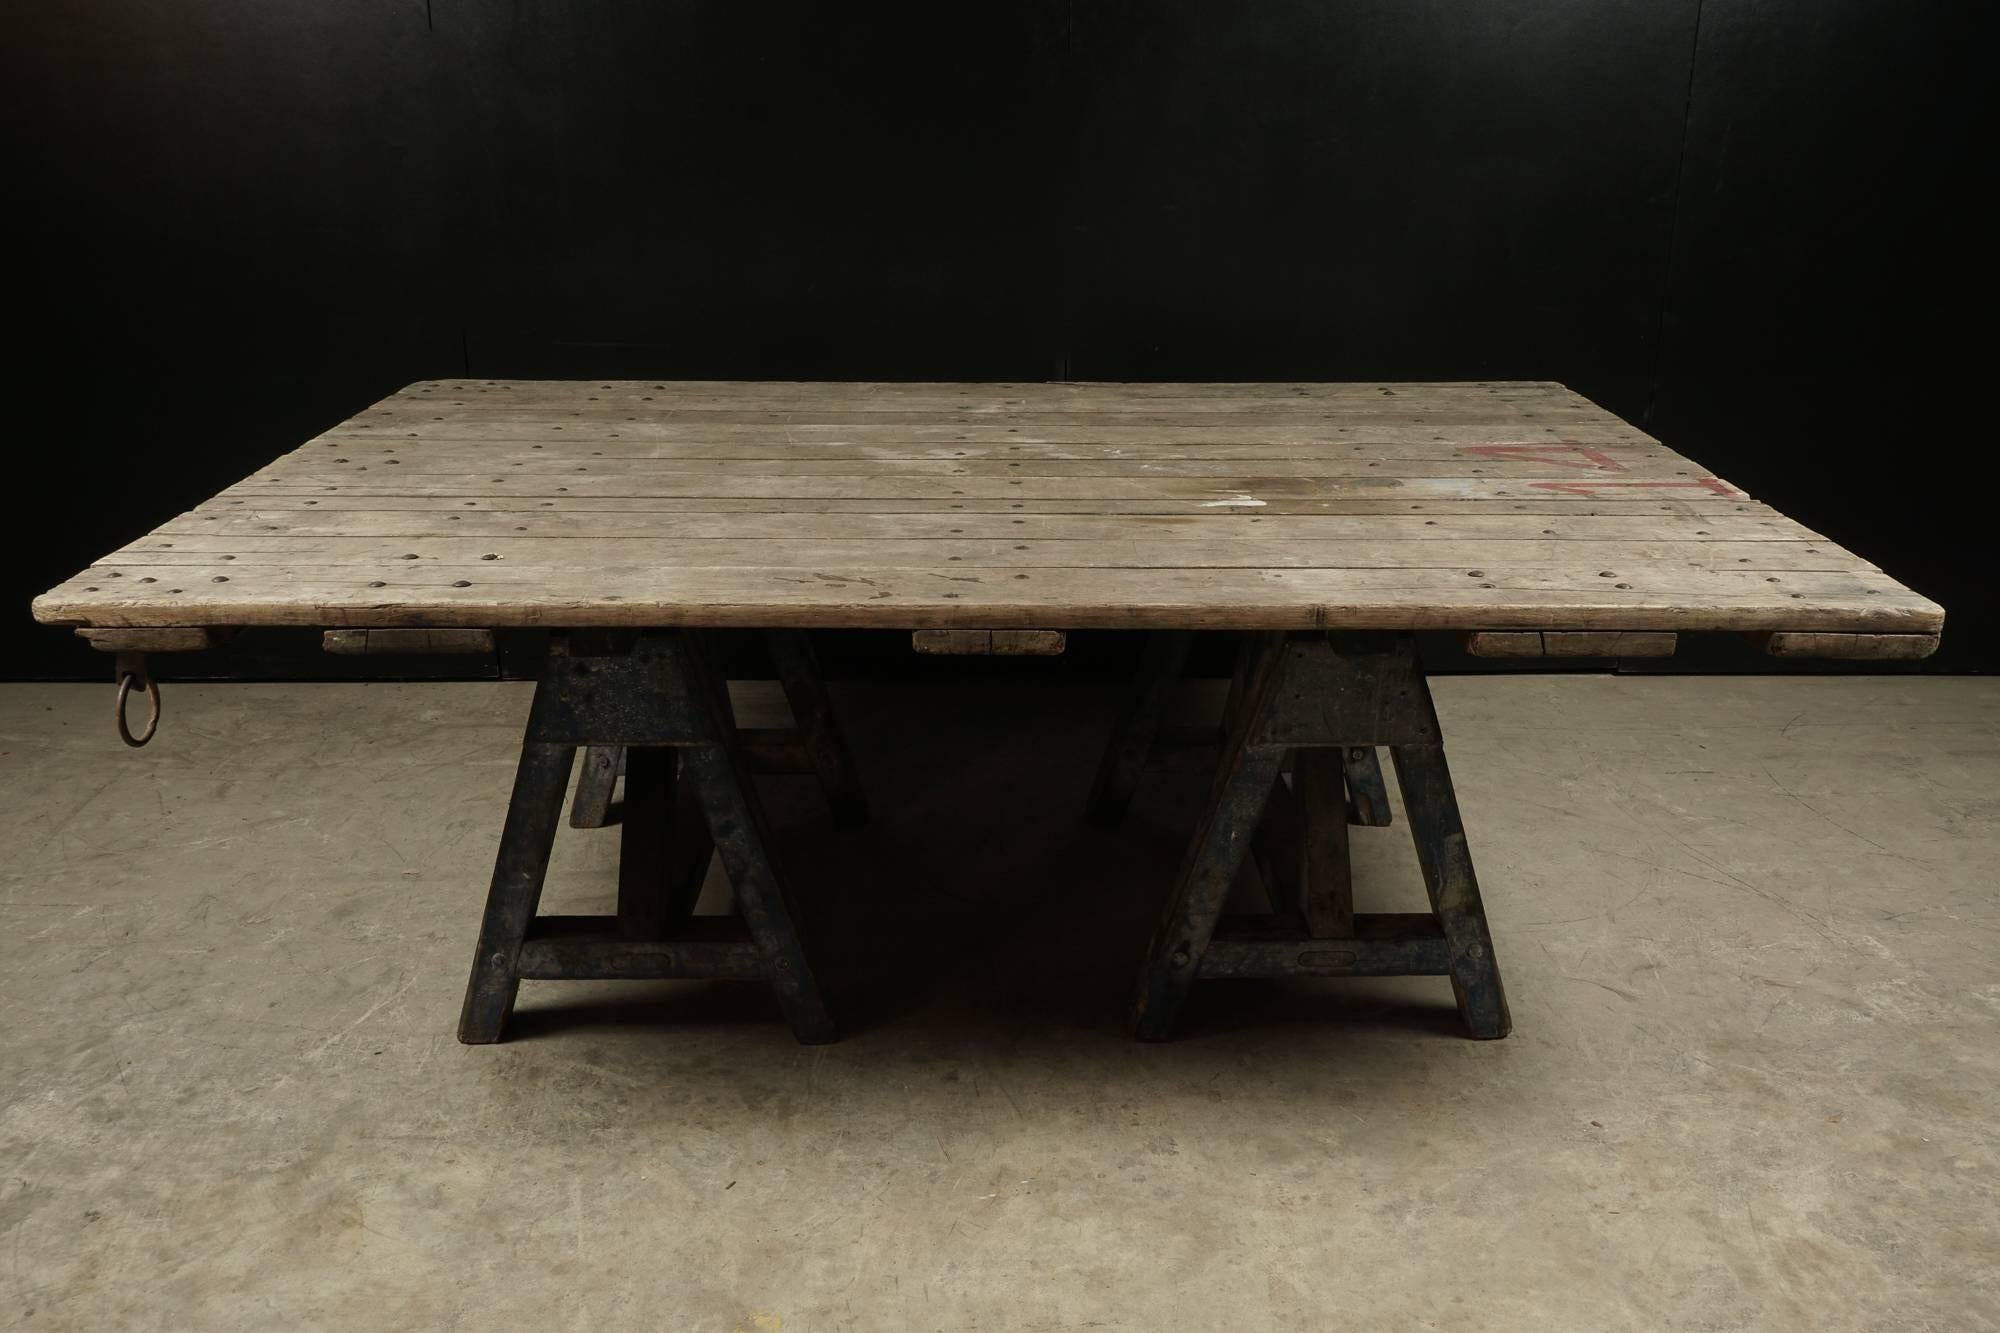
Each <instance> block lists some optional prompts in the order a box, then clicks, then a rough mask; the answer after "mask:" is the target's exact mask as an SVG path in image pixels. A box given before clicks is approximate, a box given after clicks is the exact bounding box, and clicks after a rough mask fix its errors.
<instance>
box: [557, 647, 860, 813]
mask: <svg viewBox="0 0 2000 1333" xmlns="http://www.w3.org/2000/svg"><path fill="white" fill-rule="evenodd" d="M764 639H765V642H766V644H767V645H769V648H770V652H771V660H772V662H773V664H774V665H775V666H776V667H777V670H778V680H779V682H780V683H781V684H782V685H783V686H784V689H785V702H786V703H787V704H788V705H790V707H791V710H792V721H793V724H794V725H792V726H790V727H770V728H755V729H752V730H739V731H738V732H737V733H736V736H737V741H738V743H739V744H740V745H741V747H742V750H743V755H744V758H745V759H746V760H747V761H748V762H749V764H750V768H751V771H752V772H756V773H800V774H810V775H812V776H813V777H816V778H818V779H819V785H820V790H821V791H823V792H824V793H825V794H826V802H827V805H828V806H830V807H831V808H832V810H833V822H834V823H836V824H838V825H840V826H841V827H843V828H853V827H856V826H857V825H860V824H865V823H867V822H868V797H867V796H866V794H865V793H863V791H862V789H861V781H860V779H859V778H858V777H856V776H855V772H854V760H853V758H852V757H851V756H850V755H849V753H848V749H847V741H846V738H845V737H843V736H842V735H841V732H840V724H839V723H838V722H837V721H836V720H835V718H834V714H833V702H832V700H831V699H829V698H828V697H827V692H826V680H825V679H824V678H823V677H822V676H821V675H820V671H819V659H818V658H817V657H815V656H814V654H813V649H812V640H811V638H810V637H808V635H807V634H806V632H805V631H804V630H776V629H774V630H768V631H766V633H765V636H764ZM725 701H726V699H725ZM626 765H627V759H626V754H625V749H624V747H623V746H619V745H594V746H591V747H589V748H588V749H586V750H585V751H584V752H583V771H582V773H580V774H579V775H578V776H577V782H576V800H575V802H574V803H573V804H572V805H571V806H570V812H569V823H570V827H571V828H603V827H605V826H606V825H608V824H616V823H618V822H619V820H620V818H621V817H622V808H621V807H620V806H619V804H618V803H617V802H616V801H614V800H613V799H612V793H613V792H614V790H615V789H616V787H617V784H618V779H619V778H621V777H624V778H625V779H626V787H627V791H628V793H629V791H630V788H631V785H632V784H631V777H630V775H629V774H627V772H626ZM628 799H629V796H628ZM682 817H683V818H685V815H683V816H682Z"/></svg>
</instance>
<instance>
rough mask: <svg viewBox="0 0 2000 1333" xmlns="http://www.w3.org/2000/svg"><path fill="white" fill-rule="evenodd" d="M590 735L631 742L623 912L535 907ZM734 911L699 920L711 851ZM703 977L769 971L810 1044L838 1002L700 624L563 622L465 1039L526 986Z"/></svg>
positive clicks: (594, 739)
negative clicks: (802, 933) (812, 956)
mask: <svg viewBox="0 0 2000 1333" xmlns="http://www.w3.org/2000/svg"><path fill="white" fill-rule="evenodd" d="M579 746H593V747H611V746H617V747H621V748H623V749H624V750H625V751H626V753H627V755H628V758H627V761H626V810H625V817H624V820H623V824H622V828H621V834H620V836H621V843H620V849H619V851H620V862H619V868H618V914H617V915H616V916H603V917H577V916H538V915H537V914H536V909H537V907H538V906H539V904H540V902H541V896H542V881H543V879H544V878H545V877H546V875H547V873H548V866H549V853H550V850H551V848H552V847H553V846H554V844H555V836H556V828H557V825H558V824H559V823H560V822H561V819H562V805H563V796H564V794H565V792H566V791H567V789H568V786H569V776H570V768H571V766H572V764H573V763H574V762H575V759H576V751H577V748H578V747H579ZM711 845H712V846H713V848H714V850H715V851H716V852H717V853H718V854H719V855H720V856H721V858H722V867H723V870H724V871H725V872H726V873H727V874H728V876H729V880H730V884H731V885H732V887H733V888H734V889H735V893H736V915H735V916H734V917H696V916H694V915H692V913H693V911H694V905H695V898H696V896H697V895H698V893H699V891H700V887H701V875H702V872H703V871H705V870H706V868H707V865H708V856H709V848H710V846H711ZM666 977H690V978H693V977H700V978H717V979H732V980H763V981H766V982H768V983H770V985H771V987H772V989H773V990H775V991H776V992H777V995H778V999H779V1002H780V1003H781V1004H782V1005H783V1006H784V1010H785V1015H786V1017H787V1018H789V1019H790V1020H791V1024H792V1030H793V1032H795V1033H796V1034H797V1036H798V1039H799V1040H800V1041H802V1042H822V1041H830V1040H832V1038H833V1033H834V1030H833V1021H832V1019H831V1017H830V1016H829V1015H828V1013H827V1008H826V1002H825V1000H824V998H823V997H822V995H821V993H820V989H819V985H818V983H817V981H816V980H815V979H814V977H813V974H812V970H811V968H810V967H809V966H808V965H807V962H806V956H805V952H804V950H803V949H802V948H801V946H800V943H799V937H798V931H797V928H796V927H795V925H794V922H793V914H792V912H791V910H790V908H789V907H788V905H787V903H786V899H785V893H784V888H783V885H782V884H781V883H780V881H779V878H778V875H777V872H776V870H775V869H774V868H773V866H772V863H771V853H770V849H769V840H768V838H767V837H766V834H765V820H764V813H763V807H762V805H761V803H760V802H759V800H758V797H757V791H756V787H755V784H754V782H753V781H752V778H751V771H750V767H749V765H748V763H747V762H746V760H745V757H744V753H743V748H742V746H741V744H740V738H739V735H738V733H737V731H736V729H735V727H734V725H733V723H732V722H731V719H730V715H729V712H728V695H727V693H726V690H725V686H724V684H723V682H722V681H721V680H720V679H719V678H718V677H717V676H716V675H714V673H713V672H711V671H710V670H709V668H708V665H707V662H706V659H705V655H704V654H703V653H702V652H701V651H700V642H699V640H698V639H697V637H696V636H695V634H694V633H693V632H691V631H686V630H676V631H670V632H663V633H657V634H652V633H649V634H640V635H631V634H624V635H602V636H597V635H592V636H586V635H571V636H563V635H558V636H557V637H556V638H555V640H554V641H553V642H552V643H551V646H550V656H549V660H548V664H547V667H546V668H545V670H544V672H543V674H542V679H541V683H540V684H539V685H538V686H537V687H536V690H535V703H534V708H533V710H532V712H531V713H530V714H529V718H528V730H527V735H526V738H525V739H524V741H523V743H522V747H521V763H520V767H519V769H518V770H517V771H516V773H515V777H514V794H513V798H512V801H511V803H510V804H509V806H508V809H507V824H506V828H505V830H504V831H503V832H502V834H501V837H500V852H499V855H498V857H497V858H496V860H495V863H494V867H493V885H492V889H491V891H490V893H489V894H488V897H487V901H486V916H485V920H484V922H483V924H482V925H481V927H480V933H479V948H478V952H477V953H476V954H475V955H474V957H473V963H472V977H471V980H470V981H469V982H468V983H467V985H466V992H465V1009H464V1012H463V1014H462V1015H461V1017H460V1019H459V1028H458V1038H459V1040H460V1041H462V1042H467V1043H474V1044H476V1043H483V1042H492V1041H498V1040H499V1039H500V1036H501V1034H502V1031H503V1030H504V1028H505V1027H506V1023H507V1018H508V1016H509V1015H510V1014H511V1013H512V1012H513V1008H514V997H515V994H516V992H517V991H518V990H519V988H520V983H521V982H522V981H524V980H528V981H545V980H564V979H610V978H635V979H638V978H646V979H650V978H666Z"/></svg>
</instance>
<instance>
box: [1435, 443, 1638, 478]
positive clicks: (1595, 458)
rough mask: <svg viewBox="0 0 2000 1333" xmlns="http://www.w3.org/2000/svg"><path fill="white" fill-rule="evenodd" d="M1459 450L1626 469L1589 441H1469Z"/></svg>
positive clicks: (1566, 464)
mask: <svg viewBox="0 0 2000 1333" xmlns="http://www.w3.org/2000/svg"><path fill="white" fill-rule="evenodd" d="M1459 452H1460V453H1463V454H1482V455H1484V456H1485V457H1487V458H1525V459H1527V460H1528V461H1530V462H1535V463H1552V464H1554V465H1555V466H1556V467H1587V468H1596V469H1598V470H1599V471H1603V472H1623V471H1624V470H1625V465H1624V464H1623V463H1620V462H1618V461H1617V460H1615V459H1613V458H1612V457H1611V456H1610V455H1609V454H1607V453H1605V452H1604V451H1603V450H1602V449H1593V448H1591V447H1590V446H1589V445H1587V444H1468V445H1466V446H1464V447H1463V448H1461V449H1460V450H1459ZM1551 454H1575V455H1577V457H1576V458H1552V457H1550V455H1551Z"/></svg>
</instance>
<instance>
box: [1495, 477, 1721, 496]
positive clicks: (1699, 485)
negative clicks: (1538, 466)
mask: <svg viewBox="0 0 2000 1333" xmlns="http://www.w3.org/2000/svg"><path fill="white" fill-rule="evenodd" d="M1528 485H1530V486H1532V487H1534V488H1535V489H1536V490H1540V491H1562V492H1563V493H1565V494H1567V495H1581V496H1584V497H1585V498H1587V499H1595V498H1597V493H1598V492H1599V491H1602V490H1608V489H1610V488H1611V487H1614V486H1621V487H1632V486H1644V487H1651V488H1654V489H1660V490H1676V489H1678V490H1685V489H1688V488H1690V487H1691V488H1693V489H1695V490H1698V491H1708V492H1710V493H1711V494H1714V495H1720V496H1722V497H1723V498H1724V499H1727V500H1747V499H1749V498H1750V497H1749V496H1748V495H1746V494H1744V493H1743V492H1742V491H1739V490H1737V489H1736V488H1735V487H1734V486H1731V485H1730V484H1729V483H1728V482H1726V481H1724V480H1723V479H1722V478H1720V477H1697V478H1696V479H1695V480H1693V481H1531V482H1529V483H1528Z"/></svg>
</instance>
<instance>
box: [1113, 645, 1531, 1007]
mask: <svg viewBox="0 0 2000 1333" xmlns="http://www.w3.org/2000/svg"><path fill="white" fill-rule="evenodd" d="M1190 637H1191V636H1189V635H1187V634H1185V633H1180V632H1173V633H1161V634H1156V635H1154V636H1153V638H1152V639H1151V640H1150V641H1149V642H1148V645H1147V648H1146V651H1145V655H1144V657H1143V659H1142V663H1141V669H1140V677H1139V682H1138V687H1137V689H1136V690H1135V691H1134V694H1133V698H1132V702H1131V703H1130V704H1129V705H1128V707H1127V709H1126V712H1125V714H1124V716H1123V717H1122V718H1121V719H1120V721H1119V724H1118V728H1117V730H1116V731H1115V732H1114V735H1113V737H1112V741H1111V745H1110V747H1109V748H1108V749H1107V751H1106V754H1105V758H1104V762H1103V764H1102V766H1101V767H1100V769H1099V772H1098V780H1097V784H1096V787H1095V788H1094V789H1093V792H1092V796H1091V813H1092V815H1093V817H1094V818H1095V819H1096V820H1097V821H1098V822H1100V823H1106V824H1109V823H1115V822H1117V820H1118V818H1119V817H1120V816H1122V814H1123V812H1124V809H1125V807H1126V805H1127V804H1128V803H1129V801H1130V799H1131V793H1132V787H1133V785H1134V783H1135V782H1136V778H1137V773H1138V770H1139V768H1140V767H1141V766H1142V765H1143V764H1144V762H1145V757H1146V754H1147V753H1148V751H1149V750H1150V748H1151V746H1152V745H1153V743H1154V742H1155V740H1156V738H1157V736H1158V734H1159V731H1160V726H1159V723H1160V718H1161V717H1162V716H1163V714H1164V712H1165V709H1166V705H1167V702H1168V701H1169V699H1170V698H1171V696H1172V693H1173V690H1174V688H1175V685H1176V683H1177V681H1178V677H1179V674H1180V670H1181V667H1182V664H1183V663H1184V662H1185V660H1186V657H1187V651H1188V641H1189V639H1190ZM1223 731H1224V739H1223V743H1222V757H1221V761H1220V763H1219V764H1218V766H1217V771H1216V776H1215V782H1214V785H1213V787H1212V788H1211V790H1210V793H1209V798H1208V804H1207V806H1206V808H1205V809H1204V810H1203V812H1202V816H1201V819H1200V821H1199V823H1198V825H1197V828H1196V830H1195V834H1194V837H1193V840H1192V842H1191V843H1190V845H1189V848H1188V853H1187V857H1186V859H1185V861H1184V862H1183V864H1182V867H1181V870H1180V873H1179V875H1178V876H1177V877H1176V880H1175V883H1174V887H1173V890H1172V893H1171V895H1170V897H1169V899H1168V902H1167V904H1166V907H1165V909H1164V911H1163V912H1162V914H1161V917H1160V921H1159V925H1158V928H1157V929H1156V931H1155V933H1154V937H1153V942H1152V945H1151V947H1150V949H1149V951H1148V957H1147V962H1146V967H1145V971H1144V973H1143V975H1142V977H1141V979H1140V986H1139V996H1138V1001H1137V1006H1136V1026H1137V1032H1138V1035H1139V1036H1140V1037H1141V1038H1144V1039H1148V1040H1160V1039H1163V1038H1165V1037H1167V1036H1169V1035H1171V1034H1172V1031H1173V1028H1174V1025H1175V1021H1176V1019H1177V1018H1178V1017H1179V1015H1180V1012H1181V1009H1182V1007H1183V1006H1184V1005H1185V1004H1186V1002H1187V997H1188V993H1189V991H1190V990H1192V988H1193V985H1194V983H1195V981H1197V980H1199V979H1202V978H1213V977H1278V976H1449V977H1450V978H1451V980H1452V990H1453V993H1454V994H1455V996H1456V997H1457V1000H1458V1009H1459V1014H1460V1015H1461V1017H1462V1018H1463V1019H1464V1021H1465V1025H1466V1028H1467V1030H1468V1031H1469V1032H1470V1034H1471V1035H1472V1036H1474V1037H1504V1036H1506V1035H1507V1032H1508V1030H1509V1028H1510V1027H1511V1025H1512V1021H1511V1019H1510V1018H1509V1016H1508V1013H1507V1000H1506V996H1505V994H1504V993H1503V991H1502V990H1501V986H1500V971H1499V966H1498V963H1497V962H1496V960H1495V958H1494V956H1493V939H1492V935H1491V933H1490V932H1489V931H1488V929H1487V924H1486V911H1485V907H1484V906H1483V904H1482V903H1481V902H1480V897H1479V884H1478V881H1477V879H1476V878H1475V877H1474V874H1473V869H1472V857H1471V853H1470V852H1469V850H1468V849H1467V846H1466V840H1465V829H1464V825H1463V824H1462V823H1461V822H1460V819H1459V814H1458V800H1457V796H1456V794H1455V793H1454V792H1453V789H1452V785H1451V773H1450V770H1449V769H1448V768H1447V767H1446V765H1445V757H1444V740H1443V736H1442V734H1441V733H1440V731H1439V729H1438V721H1437V713H1436V711H1435V710H1434V709H1433V707H1432V705H1431V698H1430V690H1429V688H1428V686H1427V685H1426V684H1425V681H1424V677H1423V673H1422V671H1421V670H1420V669H1419V667H1418V665H1417V659H1416V645H1415V640H1414V639H1413V638H1412V637H1411V636H1410V635H1407V634H1367V633H1334V634H1326V633H1318V632H1315V633H1304V634H1264V635H1254V636H1250V637H1249V638H1248V639H1246V641H1245V652H1244V653H1243V655H1242V659H1241V662H1240V664H1239V667H1238V670H1237V673H1236V678H1235V680H1234V681H1233V682H1232V685H1231V690H1230V702H1229V704H1228V706H1227V707H1226V709H1225V712H1224V720H1223ZM1383 745H1386V746H1388V747H1389V752H1390V755H1391V758H1392V760H1393V762H1394V765H1395V769H1396V778H1397V782H1398V784H1399V785H1400V786H1401V788H1402V791H1403V805H1404V814H1405V816H1406V818H1407V819H1408V822H1409V825H1410V833H1411V837H1412V839H1413V840H1414V842H1415V844H1416V851H1417V859H1418V862H1419V864H1420V866H1421V867H1422V870H1423V876H1424V885H1425V888H1426V890H1427V891H1428V893H1429V896H1430V902H1431V911H1430V912H1429V913H1415V914H1410V913H1365V914H1361V915H1356V913H1355V912H1354V899H1353V881H1352V877H1351V872H1350V870H1349V867H1348V857H1347V824H1348V823H1349V822H1350V821H1353V822H1357V823H1381V824H1386V823H1387V822H1388V819H1389V814H1388V804H1387V792H1386V790H1384V789H1383V787H1382V784H1381V770H1380V768H1379V766H1378V765H1377V764H1376V762H1375V747H1377V746H1383ZM1288 759H1290V760H1291V773H1290V775H1289V781H1287V775H1286V773H1285V768H1286V763H1287V760H1288ZM1344 793H1345V794H1344ZM1253 848H1254V849H1255V850H1254V854H1255V855H1256V857H1257V860H1258V862H1259V863H1260V866H1261V868H1262V871H1263V877H1264V880H1265V886H1266V890H1267V892H1268V893H1269V895H1270V897H1271V900H1272V907H1273V911H1272V913H1271V914H1270V915H1269V916H1266V917H1247V918H1225V917H1223V916H1222V915H1221V913H1222V907H1223V903H1224V901H1225V900H1226V899H1227V897H1228V894H1229V889H1230V885H1231V884H1232V883H1233V882H1234V880H1235V878H1236V874H1237V872H1238V870H1239V869H1240V868H1241V867H1242V864H1243V858H1244V856H1245V855H1246V854H1252V849H1253Z"/></svg>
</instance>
